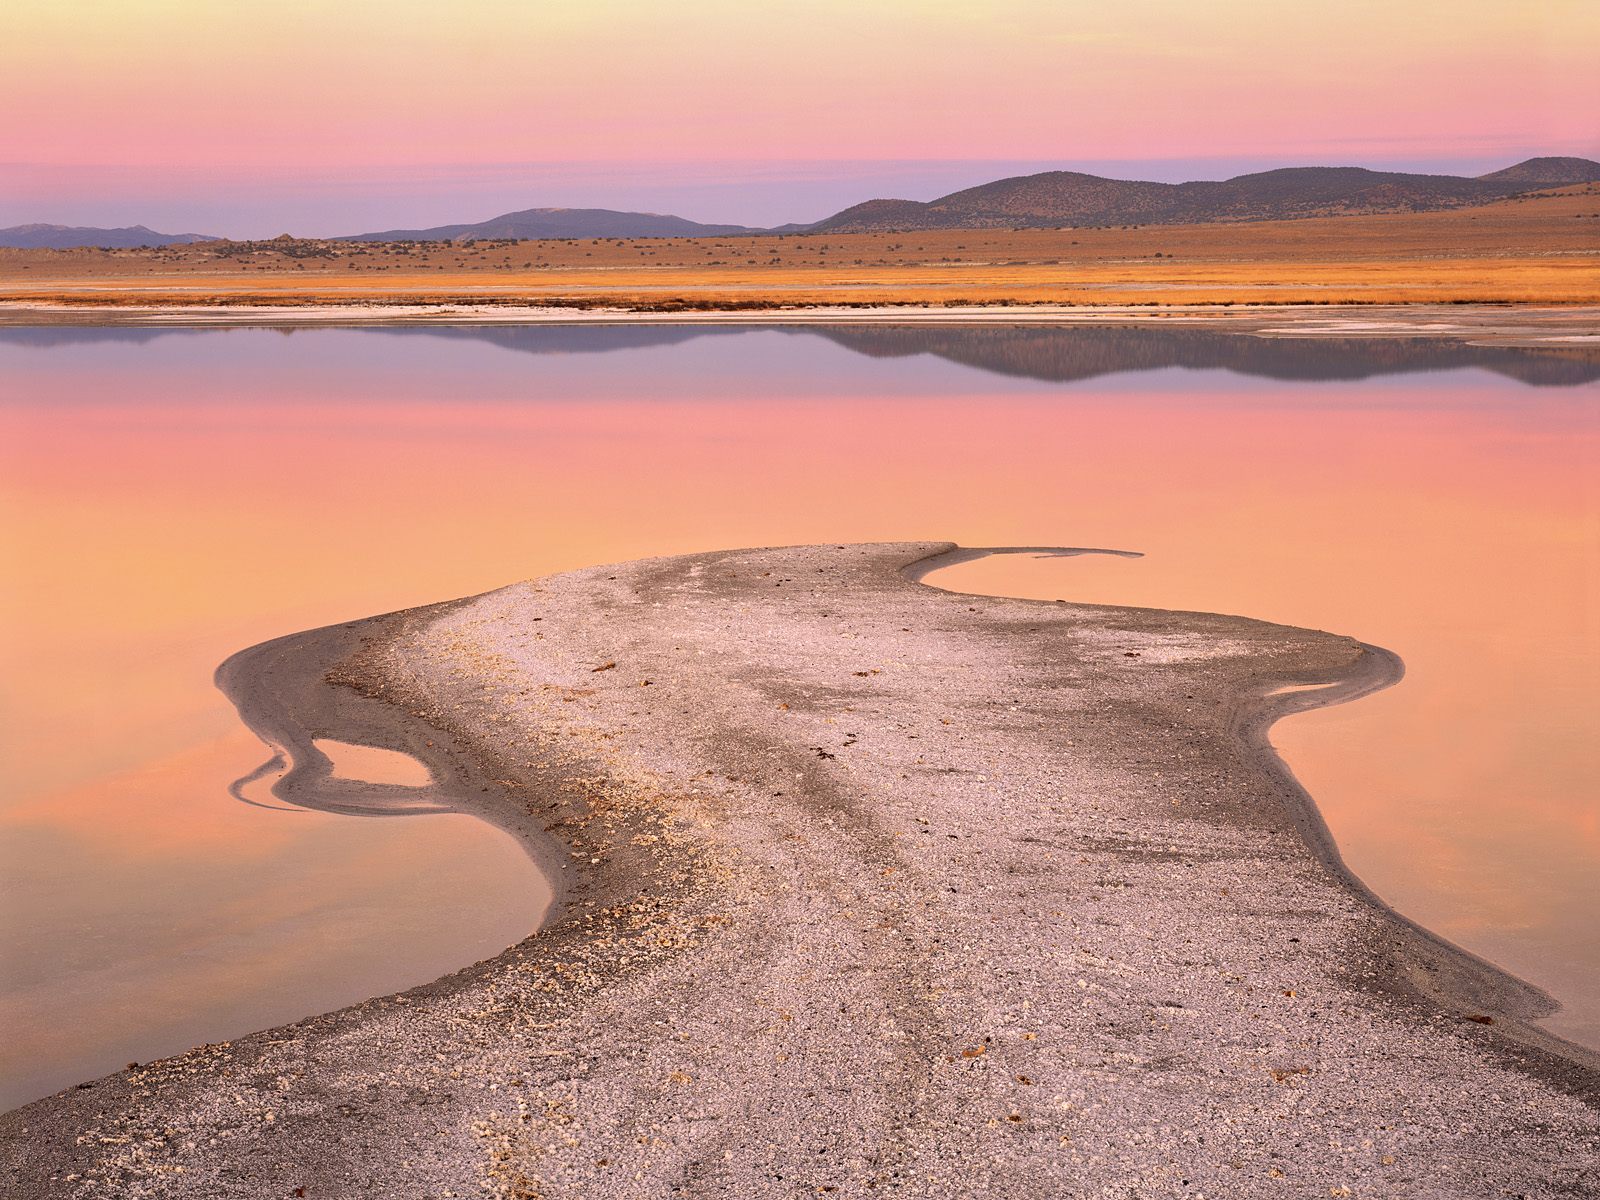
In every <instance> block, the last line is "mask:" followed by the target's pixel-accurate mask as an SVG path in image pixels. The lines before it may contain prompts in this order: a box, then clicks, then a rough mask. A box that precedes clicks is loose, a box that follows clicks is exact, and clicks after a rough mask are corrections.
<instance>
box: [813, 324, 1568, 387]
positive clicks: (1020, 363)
mask: <svg viewBox="0 0 1600 1200" xmlns="http://www.w3.org/2000/svg"><path fill="white" fill-rule="evenodd" d="M818 332H820V333H823V334H825V335H826V336H827V337H829V338H831V339H832V340H834V341H835V342H838V343H839V344H840V345H842V346H848V347H849V348H850V349H852V350H854V351H856V352H857V353H859V354H866V355H870V356H872V357H874V358H898V357H902V356H905V355H912V354H934V355H937V356H938V357H940V358H944V359H949V360H950V361H951V362H958V363H962V364H963V365H965V366H969V367H977V368H979V369H980V370H984V371H993V372H994V373H996V374H999V375H1015V376H1019V377H1022V378H1026V379H1040V380H1047V381H1051V382H1056V383H1069V382H1072V381H1074V380H1080V379H1092V378H1094V377H1095V376H1097V375H1110V374H1115V373H1119V372H1124V371H1156V370H1161V369H1163V368H1169V367H1183V368H1186V369H1189V370H1224V371H1233V372H1235V373H1236V374H1239V375H1258V376H1263V377H1265V378H1268V379H1284V380H1295V381H1299V380H1339V379H1345V380H1353V379H1367V378H1370V377H1372V376H1375V375H1397V374H1402V373H1405V372H1413V371H1449V370H1459V369H1460V368H1462V367H1477V368H1479V369H1481V370H1485V371H1494V372H1495V373H1497V374H1500V375H1505V376H1507V377H1509V378H1511V379H1515V380H1517V381H1519V382H1521V383H1526V384H1531V385H1534V386H1540V385H1553V386H1570V385H1573V384H1580V383H1593V382H1594V381H1596V380H1600V353H1597V352H1596V351H1592V350H1565V349H1521V348H1518V347H1513V346H1469V345H1466V344H1464V343H1462V342H1452V341H1446V340H1444V339H1442V338H1426V337H1416V338H1393V337H1390V338H1342V337H1341V338H1324V337H1316V338H1286V337H1256V336H1253V335H1251V334H1248V333H1227V332H1223V331H1220V330H1213V329H1151V328H1148V327H1143V326H1131V325H1130V326H1109V325H1103V326H1097V327H1096V326H1089V327H1085V326H1078V327H1075V328H1071V329H1061V328H1055V329H1051V328H1044V327H1041V326H1012V327H1010V328H1004V327H1001V328H993V327H985V328H982V329H974V328H970V327H969V328H967V329H953V328H948V327H943V326H912V325H897V326H884V327H878V326H865V325H859V326H828V327H826V328H822V329H819V330H818Z"/></svg>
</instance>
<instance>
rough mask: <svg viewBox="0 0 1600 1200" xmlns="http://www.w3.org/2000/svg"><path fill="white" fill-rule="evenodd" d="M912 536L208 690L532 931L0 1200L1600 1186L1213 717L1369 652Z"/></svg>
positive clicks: (647, 568) (486, 619) (451, 615)
mask: <svg viewBox="0 0 1600 1200" xmlns="http://www.w3.org/2000/svg"><path fill="white" fill-rule="evenodd" d="M950 549H951V547H949V546H948V544H941V543H926V544H921V543H916V544H897V545H877V546H824V547H808V548H798V549H785V550H755V551H740V552H732V553H724V554H707V555H698V556H691V557H687V558H677V559H662V560H652V561H645V562H639V563H631V564H625V565H621V566H613V567H602V568H596V569H593V570H588V571H581V572H575V573H572V574H568V575H562V576H556V577H552V578H549V579H545V580H537V581H534V582H532V583H528V584H521V585H517V586H515V587H511V588H507V589H504V590H502V591H499V592H494V593H490V594H488V595H486V596H483V597H479V598H476V599H474V600H470V601H465V602H457V603H453V604H449V605H441V606H436V607H434V608H430V609H417V610H412V611H411V612H408V613H404V614H399V615H397V616H393V617H387V618H376V619H374V620H372V621H368V622H359V623H356V624H354V625H352V626H341V627H337V628H335V629H331V630H323V631H315V632H313V633H311V634H305V635H297V636H296V637H292V638H287V639H280V640H279V641H278V642H275V643H268V644H267V646H266V647H261V648H257V650H255V651H250V652H247V653H246V655H243V656H240V657H239V659H236V660H234V665H233V673H232V675H231V678H230V680H229V688H230V691H231V692H232V694H234V695H235V696H236V698H238V699H239V700H240V703H241V709H242V711H244V713H245V715H246V717H247V719H250V720H251V722H252V724H253V725H254V726H256V727H257V728H258V729H265V730H267V732H268V733H269V734H271V735H272V736H271V738H269V740H274V741H275V742H276V743H277V744H280V745H284V746H286V747H288V748H289V750H290V753H291V756H292V757H294V758H295V767H296V769H297V770H298V769H299V768H300V766H301V758H300V757H299V755H298V754H297V753H296V751H297V748H298V747H300V746H303V745H307V744H310V742H311V741H312V739H315V738H326V739H332V740H342V741H351V742H357V743H367V744H373V745H380V746H383V747H385V748H389V749H394V750H403V751H407V752H409V753H412V754H414V755H416V756H417V757H418V758H420V759H422V760H423V761H424V762H426V763H427V764H428V766H429V767H430V769H431V771H432V774H433V777H434V779H435V780H436V781H438V783H437V786H438V788H440V789H441V795H444V794H445V792H446V791H448V794H449V799H448V800H447V801H442V802H448V803H451V804H459V805H466V804H472V805H474V806H476V808H477V810H478V811H481V812H482V813H483V814H484V815H486V816H488V817H490V818H491V819H495V820H497V821H500V822H502V823H505V824H507V825H509V826H510V827H513V828H518V829H521V830H522V831H523V832H524V833H525V835H526V836H527V838H528V839H529V842H530V845H533V846H534V847H535V849H536V851H537V852H538V853H539V854H540V855H541V857H542V859H543V861H544V862H545V863H546V865H547V867H548V870H549V873H550V874H551V875H552V876H553V877H555V878H556V879H557V880H558V886H559V891H558V896H557V907H556V909H555V910H554V911H553V914H552V918H551V920H550V922H549V924H548V925H547V927H546V928H545V930H544V931H543V932H541V933H540V934H539V935H537V936H535V937H533V938H531V939H529V940H528V941H526V942H524V943H522V944H521V945H519V946H518V947H515V948H513V949H512V950H509V951H507V952H506V953H505V954H503V955H501V956H499V957H497V958H496V959H493V960H491V961H489V962H487V963H484V964H481V965H479V966H478V967H475V968H472V969H469V970H467V971H464V972H462V973H460V974H458V975H456V976H452V977H450V978H449V979H446V980H442V981H440V982H439V983H437V984H434V985H430V986H429V987H425V988H420V989H416V990H415V991H413V992H410V993H407V994H405V995H404V996H401V997H395V998H391V999H387V1000H377V1001H372V1002H369V1003H368V1004H365V1005H361V1006H358V1007H356V1008H353V1009H348V1010H344V1011H343V1012H340V1013H336V1014H331V1015H329V1016H327V1017H321V1018H315V1019H312V1020H310V1021H306V1022H301V1023H299V1024H297V1025H294V1026H289V1027H286V1028H284V1029H279V1030H275V1031H272V1032H270V1033H266V1034H260V1035H255V1036H253V1037H250V1038H246V1039H242V1040H240V1041H237V1042H235V1043H233V1044H231V1045H226V1046H214V1047H206V1048H203V1049H201V1050H198V1051H195V1052H193V1053H191V1054H189V1055H186V1056H182V1057H180V1058H176V1059H171V1060H166V1061H164V1062H162V1063H157V1064H153V1065H150V1066H147V1067H143V1068H140V1069H138V1070H136V1071H132V1072H128V1073H124V1074H122V1075H119V1076H114V1077H112V1078H110V1079H108V1080H105V1081H102V1082H100V1083H98V1084H96V1085H94V1086H92V1087H89V1088H87V1089H80V1090H74V1091H69V1092H67V1093H63V1094H62V1095H61V1096H58V1097H55V1098H52V1099H50V1100H46V1101H41V1102H39V1103H38V1104H35V1105H31V1106H29V1107H27V1108H24V1109H21V1110H18V1111H17V1112H15V1113H12V1114H9V1115H8V1116H6V1117H5V1118H4V1122H5V1128H6V1132H7V1137H6V1147H7V1148H6V1150H5V1152H4V1153H5V1155H6V1160H5V1165H4V1170H5V1172H6V1175H7V1176H8V1177H10V1178H12V1179H14V1180H16V1181H17V1182H16V1185H15V1188H14V1190H15V1192H16V1194H17V1195H19V1196H45V1195H51V1196H54V1195H89V1194H157V1195H174V1196H207V1197H212V1196H260V1195H272V1194H280V1193H281V1194H294V1189H296V1188H304V1189H305V1194H306V1195H308V1196H316V1195H334V1196H368V1195H372V1196H377V1195H389V1194H397V1195H407V1196H442V1195H445V1194H449V1193H451V1192H454V1193H457V1194H471V1193H472V1192H473V1191H474V1190H475V1189H477V1188H479V1187H480V1185H482V1186H484V1187H485V1188H486V1190H487V1192H488V1194H492V1195H503V1196H533V1195H551V1196H555V1195H594V1196H659V1195H663V1194H670V1193H671V1192H672V1191H674V1190H677V1191H679V1192H682V1193H684V1194H695V1195H702V1194H714V1195H747V1196H758V1195H759V1196H767V1195H787V1194H801V1193H806V1194H815V1193H816V1192H818V1191H819V1190H821V1189H829V1190H831V1191H832V1192H835V1193H838V1194H848V1195H866V1194H869V1193H871V1194H876V1193H878V1192H881V1191H885V1190H887V1191H901V1192H905V1193H908V1194H922V1195H934V1194H937V1195H993V1196H1019V1195H1060V1196H1078V1195H1086V1194H1087V1195H1098V1194H1106V1195H1118V1196H1121V1195H1127V1194H1129V1193H1132V1194H1134V1195H1167V1194H1174V1195H1177V1194H1195V1193H1197V1192H1198V1193H1204V1194H1208V1195H1230V1196H1255V1195H1273V1196H1281V1195H1284V1194H1293V1195H1328V1194H1334V1195H1372V1196H1397V1195H1451V1196H1495V1195H1501V1194H1504V1193H1505V1192H1511V1193H1513V1194H1522V1195H1530V1196H1542V1195H1572V1194H1583V1193H1584V1192H1585V1191H1586V1190H1592V1189H1593V1188H1594V1187H1595V1186H1596V1185H1597V1182H1600V1174H1597V1171H1600V1112H1597V1109H1596V1095H1597V1093H1600V1076H1597V1074H1596V1072H1595V1070H1594V1068H1593V1067H1592V1066H1590V1065H1586V1064H1585V1063H1584V1062H1582V1061H1578V1059H1576V1058H1574V1057H1569V1056H1567V1055H1566V1054H1565V1053H1564V1052H1563V1048H1562V1047H1561V1046H1559V1045H1556V1044H1554V1043H1548V1042H1547V1043H1545V1044H1543V1045H1535V1044H1531V1043H1530V1041H1528V1040H1526V1039H1535V1040H1537V1037H1538V1035H1537V1034H1535V1033H1533V1032H1532V1031H1527V1030H1524V1029H1522V1028H1521V1018H1523V1017H1527V1016H1533V1015H1537V1014H1538V1013H1539V1012H1541V1011H1543V1008H1544V1006H1545V1002H1544V1001H1543V999H1542V997H1540V996H1539V995H1538V994H1537V993H1536V992H1534V991H1533V990H1532V989H1529V988H1527V987H1525V986H1523V985H1519V984H1518V983H1517V982H1516V981H1515V980H1512V979H1510V978H1509V977H1506V976H1503V975H1500V974H1498V973H1497V972H1494V971H1493V969H1492V968H1488V967H1487V966H1485V965H1484V964H1481V963H1478V962H1476V960H1472V959H1469V958H1467V957H1466V956H1462V955H1459V954H1457V953H1453V952H1451V951H1450V950H1449V949H1448V948H1446V947H1443V946H1441V945H1440V944H1438V943H1436V942H1433V941H1432V940H1431V939H1428V938H1427V937H1426V936H1425V935H1422V934H1420V933H1419V932H1418V931H1415V930H1413V929H1412V928H1410V927H1409V926H1407V925H1405V924H1404V923H1403V922H1400V921H1398V920H1397V919H1396V918H1394V917H1393V916H1392V914H1389V913H1387V912H1386V911H1384V910H1383V909H1382V908H1381V907H1378V906H1376V905H1374V904H1372V903H1371V902H1370V901H1369V900H1368V898H1366V897H1365V896H1363V895H1362V894H1361V893H1360V891H1359V890H1357V889H1355V888H1353V887H1352V886H1351V882H1350V881H1349V880H1348V879H1347V878H1345V877H1344V876H1343V875H1342V874H1341V873H1340V872H1339V871H1338V870H1337V869H1336V864H1335V863H1334V862H1333V860H1331V859H1330V858H1329V857H1328V855H1327V854H1326V853H1325V852H1323V850H1321V849H1319V847H1318V846H1317V843H1316V840H1315V838H1316V833H1317V830H1316V822H1315V817H1314V813H1311V812H1310V811H1309V810H1308V809H1307V808H1306V806H1305V804H1304V801H1303V797H1302V796H1301V794H1300V793H1299V791H1298V789H1297V788H1296V786H1295V785H1294V783H1293V781H1292V779H1291V778H1289V777H1288V776H1287V774H1286V773H1285V772H1284V771H1283V770H1282V769H1281V766H1280V765H1279V764H1278V763H1277V761H1276V759H1275V758H1274V757H1273V756H1272V755H1271V754H1270V752H1269V751H1267V749H1266V747H1265V744H1264V740H1263V739H1262V738H1261V737H1260V736H1259V734H1260V731H1261V730H1263V729H1264V727H1265V724H1266V723H1267V722H1268V721H1269V720H1270V718H1271V717H1272V716H1273V715H1275V714H1277V713H1279V712H1283V711H1288V710H1289V709H1290V708H1291V707H1292V706H1294V705H1303V704H1309V703H1318V702H1325V701H1326V700H1327V698H1328V697H1327V696H1326V695H1312V694H1309V693H1293V694H1289V695H1286V696H1277V697H1270V698H1269V693H1271V692H1273V691H1275V690H1276V689H1279V688H1282V687H1286V686H1291V685H1299V684H1315V683H1330V684H1336V685H1339V686H1340V687H1342V688H1343V689H1344V690H1345V694H1347V695H1355V694H1359V692H1360V691H1362V690H1364V689H1369V688H1371V687H1374V686H1381V685H1382V684H1383V683H1384V682H1385V681H1386V680H1388V679H1389V678H1392V673H1393V664H1392V660H1390V659H1388V658H1387V657H1386V656H1384V655H1382V654H1381V653H1379V652H1375V651H1373V650H1371V649H1370V648H1367V647H1363V646H1361V645H1360V644H1358V643H1355V642H1352V641H1351V640H1349V639H1348V638H1343V637H1337V636H1333V635H1330V634H1323V633H1314V632H1310V631H1305V630H1296V629H1289V628H1285V627H1282V626H1274V625H1267V624H1263V623H1259V622H1254V621H1249V620H1244V619H1241V618H1234V617H1218V616H1207V615H1199V614H1188V613H1169V612H1155V611H1145V610H1134V609H1119V608H1104V607H1091V606H1081V605H1064V604H1043V603H1035V602H1028V601H1015V600H1003V599H994V598H989V597H973V596H963V595H958V594H954V593H948V592H941V591H938V590H936V589H933V588H928V587H924V586H921V585H919V584H917V583H914V582H912V581H911V580H910V579H908V578H907V577H906V576H905V575H904V574H902V570H903V569H904V568H906V567H909V566H911V565H913V564H915V563H917V562H918V561H920V560H924V559H926V558H928V557H929V556H931V555H934V554H937V553H940V552H944V551H948V550H950ZM330 671H331V673H332V677H333V678H334V679H335V680H336V681H337V682H338V684H339V686H336V687H328V686H327V685H326V684H325V683H324V682H323V679H324V676H325V675H327V674H328V673H329V672H330ZM429 742H432V743H433V745H432V746H429V745H428V744H427V743H429ZM307 761H310V760H307ZM322 773H324V774H325V772H322ZM318 775H319V771H318V770H317V769H316V768H315V767H314V766H313V767H312V768H311V769H309V770H308V772H307V773H305V774H302V775H301V776H300V777H299V782H300V783H302V784H306V785H308V786H309V785H312V784H316V783H317V778H318ZM295 781H296V773H295V771H291V772H290V774H289V776H288V777H287V778H286V780H285V781H284V782H283V784H280V787H284V786H286V787H287V788H288V789H289V797H288V798H294V795H293V788H294V787H295V786H297V784H296V782H295ZM340 786H344V785H340ZM450 789H453V790H450ZM283 794H284V793H283V792H280V795H283ZM306 795H307V793H302V794H301V797H300V798H305V797H306ZM312 798H314V794H312ZM1307 835H1310V837H1311V840H1310V841H1309V842H1308V840H1307ZM1323 849H1325V848H1323ZM1441 975H1443V976H1448V978H1447V979H1445V980H1444V981H1443V982H1440V981H1439V980H1438V977H1439V976H1441ZM1429 978H1433V980H1434V982H1431V983H1427V984H1426V990H1427V991H1428V992H1429V993H1431V994H1432V995H1433V996H1434V997H1435V998H1432V999H1430V998H1428V997H1427V996H1425V995H1424V994H1423V992H1422V991H1420V990H1419V987H1418V984H1419V983H1420V982H1422V981H1424V980H1427V979H1429ZM1450 997H1454V999H1453V1000H1452V999H1450ZM1484 1017H1490V1018H1493V1019H1494V1021H1495V1023H1494V1024H1485V1023H1483V1022H1482V1021H1481V1020H1475V1019H1473V1018H1484ZM1507 1032H1510V1033H1512V1034H1520V1036H1521V1039H1522V1040H1519V1038H1518V1037H1507V1036H1506V1034H1507ZM1573 1053H1574V1054H1577V1053H1578V1052H1576V1051H1574V1052H1573ZM69 1175H70V1176H75V1178H72V1179H69V1178H68V1176H69Z"/></svg>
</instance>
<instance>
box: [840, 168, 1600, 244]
mask: <svg viewBox="0 0 1600 1200" xmlns="http://www.w3.org/2000/svg"><path fill="white" fill-rule="evenodd" d="M1596 180H1600V163H1596V162H1592V161H1590V160H1589V159H1586V158H1530V159H1528V160H1527V161H1526V162H1521V163H1517V164H1516V165H1515V166H1512V167H1507V168H1505V169H1504V170H1502V171H1495V172H1493V173H1492V174H1489V175H1484V176H1481V177H1479V178H1476V179H1473V178H1468V177H1466V176H1461V175H1414V174H1408V173H1404V172H1399V171H1369V170H1367V169H1366V168H1364V167H1285V168H1282V169H1280V170H1276V171H1262V172H1258V173H1256V174H1252V175H1239V176H1236V177H1235V178H1233V179H1226V180H1220V181H1211V180H1199V181H1195V182H1192V183H1149V182H1144V181H1140V180H1131V179H1105V178H1102V177H1101V176H1099V175H1085V174H1082V173H1081V172H1077V171H1046V172H1044V173H1043V174H1039V175H1020V176H1016V177H1014V178H1011V179H1000V180H996V181H995V182H993V183H985V184H981V185H979V186H978V187H973V188H967V189H965V190H963V191H959V192H952V193H950V194H949V195H948V196H941V197H939V198H938V199H937V200H930V201H927V202H926V203H923V202H920V201H916V200H868V201H867V202H866V203H864V204H857V205H855V206H853V207H851V208H847V209H845V210H844V211H843V212H840V213H836V214H834V215H833V216H831V217H828V218H827V219H826V220H823V221H819V222H817V224H815V225H813V226H812V227H811V231H812V232H816V233H833V232H866V231H872V230H893V229H981V228H987V227H993V226H1056V225H1157V224H1173V223H1177V222H1184V223H1187V222H1200V221H1262V220H1275V219H1283V218H1286V217H1312V216H1337V215H1341V214H1349V213H1374V212H1416V211H1426V210H1430V209H1440V208H1459V207H1462V206H1465V205H1471V204H1486V203H1488V202H1489V201H1491V200H1499V199H1502V198H1504V197H1506V196H1511V195H1515V194H1517V193H1518V192H1525V191H1530V190H1533V189H1535V188H1544V187H1559V186H1563V185H1566V184H1574V183H1589V182H1593V181H1596Z"/></svg>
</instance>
